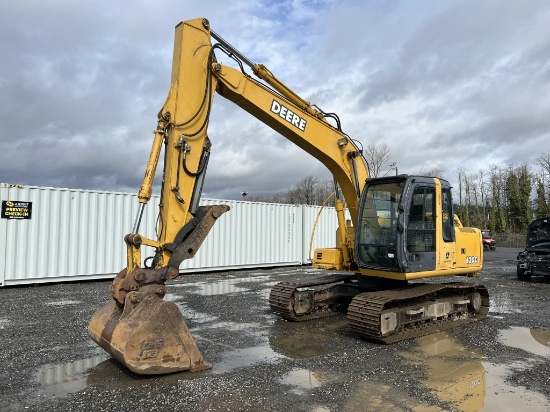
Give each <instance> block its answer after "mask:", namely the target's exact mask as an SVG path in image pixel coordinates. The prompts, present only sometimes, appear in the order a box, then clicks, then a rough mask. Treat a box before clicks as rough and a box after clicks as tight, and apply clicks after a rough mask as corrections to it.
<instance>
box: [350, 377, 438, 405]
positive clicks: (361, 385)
mask: <svg viewBox="0 0 550 412" xmlns="http://www.w3.org/2000/svg"><path fill="white" fill-rule="evenodd" d="M350 393H351V395H350V396H349V398H348V399H347V400H346V402H345V404H344V406H343V408H342V409H341V410H342V412H364V411H392V412H401V411H403V412H405V411H407V412H410V411H412V412H420V411H422V412H436V411H439V412H441V410H442V409H441V408H438V407H435V406H430V405H428V404H427V403H426V402H425V401H421V400H419V399H416V398H414V397H412V396H410V395H409V394H407V393H406V392H405V391H404V390H402V389H400V388H398V387H395V386H390V385H384V384H381V383H378V382H372V381H362V382H358V383H356V384H355V385H354V386H353V387H352V388H351V390H350Z"/></svg>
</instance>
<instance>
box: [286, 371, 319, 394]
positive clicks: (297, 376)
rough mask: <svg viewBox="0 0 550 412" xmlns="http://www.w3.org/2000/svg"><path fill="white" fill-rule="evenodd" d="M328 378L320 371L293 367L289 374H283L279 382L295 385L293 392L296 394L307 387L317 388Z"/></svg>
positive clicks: (302, 391)
mask: <svg viewBox="0 0 550 412" xmlns="http://www.w3.org/2000/svg"><path fill="white" fill-rule="evenodd" d="M324 380H326V378H325V377H324V376H323V375H322V374H321V373H319V372H312V371H310V370H308V369H293V370H291V371H290V372H288V373H287V374H285V375H283V376H282V377H281V379H279V382H281V383H282V384H284V385H290V386H292V387H293V389H291V392H293V393H296V394H298V395H299V394H302V393H304V391H306V390H307V389H312V388H317V387H318V386H321V382H322V381H324Z"/></svg>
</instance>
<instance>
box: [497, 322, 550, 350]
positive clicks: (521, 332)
mask: <svg viewBox="0 0 550 412" xmlns="http://www.w3.org/2000/svg"><path fill="white" fill-rule="evenodd" d="M498 340H499V341H500V342H501V343H503V344H505V345H506V346H510V347H512V348H518V349H523V350H524V351H526V352H529V353H532V354H534V355H539V356H550V331H549V330H543V329H529V328H525V327H521V326H512V327H511V328H510V329H503V330H500V331H499V333H498Z"/></svg>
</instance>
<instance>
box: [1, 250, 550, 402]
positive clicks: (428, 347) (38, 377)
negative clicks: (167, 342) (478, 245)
mask: <svg viewBox="0 0 550 412" xmlns="http://www.w3.org/2000/svg"><path fill="white" fill-rule="evenodd" d="M517 251H518V249H497V250H496V251H494V252H486V254H485V259H484V269H483V272H482V276H481V277H480V279H479V281H480V282H482V283H483V284H484V285H485V286H486V287H487V288H488V290H489V293H490V295H491V309H490V313H489V316H488V318H487V319H485V320H483V321H481V322H476V323H472V324H469V325H466V326H464V327H461V328H457V329H452V330H449V331H445V332H441V333H438V334H436V335H433V336H430V337H424V338H419V339H415V340H410V341H405V342H399V343H397V344H394V345H388V346H386V345H379V344H374V343H371V342H368V341H364V340H362V339H359V338H358V337H357V336H355V335H354V334H353V333H352V332H350V331H349V330H348V329H347V327H346V322H345V318H344V317H343V316H337V317H333V318H327V319H321V320H316V321H311V322H306V323H289V322H285V321H282V320H280V319H278V318H277V317H276V316H275V315H274V314H272V313H271V311H270V310H269V307H268V302H267V299H268V293H269V288H270V287H271V286H272V285H273V284H274V283H276V282H278V281H282V280H293V279H301V278H303V277H304V276H311V275H314V274H316V273H317V272H316V271H315V270H313V269H311V268H308V267H291V268H276V269H263V270H250V271H231V272H214V273H207V274H197V275H185V276H182V277H180V278H178V279H177V280H176V281H175V282H174V283H172V284H171V285H170V286H169V288H168V291H169V295H168V299H171V300H173V301H174V302H176V303H177V304H178V305H179V306H180V308H182V309H183V312H184V316H185V317H186V320H187V323H188V326H189V327H190V329H191V331H192V333H193V335H194V337H195V339H196V341H197V344H198V346H199V348H200V350H201V352H202V354H203V356H204V358H205V359H206V360H207V361H208V362H209V363H211V364H213V365H214V367H213V369H211V370H208V371H203V372H198V373H189V372H186V373H178V374H173V375H167V376H161V377H141V376H137V375H134V374H132V373H130V372H128V371H127V370H126V369H124V368H123V367H121V366H120V365H119V364H118V363H117V362H116V361H114V360H112V359H111V358H110V357H109V356H107V355H106V354H105V352H104V351H103V350H101V349H100V348H99V347H97V346H96V345H95V344H94V343H93V342H91V340H90V339H89V338H88V335H87V323H88V320H89V318H90V316H91V315H92V313H93V312H94V310H95V309H96V308H98V307H99V306H100V305H102V304H103V303H104V302H106V301H107V300H108V298H109V295H108V291H107V290H108V285H109V282H105V281H100V282H81V283H64V284H46V285H40V286H22V287H10V288H1V289H0V301H1V302H2V303H1V305H0V348H1V351H0V365H1V368H0V393H1V394H2V396H1V397H0V410H2V411H21V410H25V411H114V410H117V411H150V410H155V411H173V410H182V411H183V410H184V411H283V410H293V411H297V412H300V411H315V412H326V411H332V412H334V411H364V410H396V411H409V410H434V411H435V410H451V411H454V410H489V411H492V410H514V405H516V402H517V405H520V406H521V405H522V406H523V407H522V408H521V409H524V408H527V409H525V410H535V411H536V410H541V411H544V410H549V409H550V316H549V314H550V308H549V301H550V281H548V280H547V279H544V278H539V279H534V281H533V282H521V281H519V280H517V278H516V272H515V270H516V269H515V257H516V255H517ZM447 280H449V281H463V280H464V279H463V278H450V279H449V278H447V279H445V281H447ZM457 394H458V395H457ZM507 408H508V409H507Z"/></svg>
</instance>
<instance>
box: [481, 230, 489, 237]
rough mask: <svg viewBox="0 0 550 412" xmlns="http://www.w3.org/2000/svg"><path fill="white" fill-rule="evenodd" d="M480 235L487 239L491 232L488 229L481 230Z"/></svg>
mask: <svg viewBox="0 0 550 412" xmlns="http://www.w3.org/2000/svg"><path fill="white" fill-rule="evenodd" d="M481 236H482V237H483V239H487V238H490V237H492V236H491V232H490V231H488V230H482V231H481Z"/></svg>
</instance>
